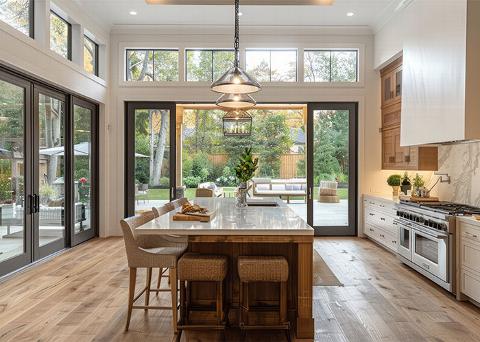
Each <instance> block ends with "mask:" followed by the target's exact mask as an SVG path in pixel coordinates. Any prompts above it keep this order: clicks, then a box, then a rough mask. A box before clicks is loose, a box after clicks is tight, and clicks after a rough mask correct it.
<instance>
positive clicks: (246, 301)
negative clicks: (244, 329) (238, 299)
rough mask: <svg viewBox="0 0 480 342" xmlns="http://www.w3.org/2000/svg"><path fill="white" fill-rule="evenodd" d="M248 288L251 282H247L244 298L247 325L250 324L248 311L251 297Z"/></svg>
mask: <svg viewBox="0 0 480 342" xmlns="http://www.w3.org/2000/svg"><path fill="white" fill-rule="evenodd" d="M248 288H249V284H248V283H245V297H244V298H243V301H244V308H245V316H244V317H243V318H244V320H245V324H246V325H248V324H249V319H248V311H249V310H250V303H249V299H250V297H249V294H248Z"/></svg>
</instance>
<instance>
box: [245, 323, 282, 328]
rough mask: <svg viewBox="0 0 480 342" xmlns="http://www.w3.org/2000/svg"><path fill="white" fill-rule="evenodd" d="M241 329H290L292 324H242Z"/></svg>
mask: <svg viewBox="0 0 480 342" xmlns="http://www.w3.org/2000/svg"><path fill="white" fill-rule="evenodd" d="M239 327H240V330H289V329H290V324H289V323H285V324H277V325H240V326H239Z"/></svg>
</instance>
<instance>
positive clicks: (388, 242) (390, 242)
mask: <svg viewBox="0 0 480 342" xmlns="http://www.w3.org/2000/svg"><path fill="white" fill-rule="evenodd" d="M385 233H386V234H385V235H384V236H383V243H384V245H385V246H387V248H389V249H391V250H392V251H394V252H397V249H398V236H397V235H393V234H389V233H387V232H385Z"/></svg>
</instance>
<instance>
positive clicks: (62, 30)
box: [50, 11, 72, 60]
mask: <svg viewBox="0 0 480 342" xmlns="http://www.w3.org/2000/svg"><path fill="white" fill-rule="evenodd" d="M50 49H51V50H52V51H55V52H56V53H58V54H59V55H60V56H62V57H64V58H66V59H69V60H72V25H70V23H69V22H67V21H66V20H65V19H63V18H62V17H60V16H59V15H58V14H56V13H55V12H53V11H51V12H50Z"/></svg>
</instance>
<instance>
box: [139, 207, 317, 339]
mask: <svg viewBox="0 0 480 342" xmlns="http://www.w3.org/2000/svg"><path fill="white" fill-rule="evenodd" d="M195 203H196V204H199V205H201V206H203V207H206V208H208V209H209V210H212V211H215V216H214V218H213V219H212V220H211V221H210V222H196V221H193V222H192V221H174V220H173V215H174V214H175V211H172V212H170V213H167V214H165V215H162V216H160V217H158V218H156V219H155V220H153V221H150V222H148V223H146V224H145V225H143V226H141V227H139V228H137V229H136V234H137V235H140V234H159V235H180V236H188V245H189V246H188V250H189V251H190V252H198V253H205V254H222V255H227V256H228V257H229V273H228V276H227V280H226V289H225V298H226V302H227V303H228V306H229V322H230V324H231V325H232V326H235V325H237V324H238V309H239V279H238V275H237V258H238V256H242V255H281V256H284V257H285V258H286V259H287V260H288V263H289V282H288V317H289V319H290V322H291V324H292V326H293V329H294V331H295V335H296V337H297V338H302V339H313V334H314V332H313V314H312V281H313V274H312V273H313V233H314V231H313V228H312V227H310V226H309V225H308V224H307V223H306V222H305V221H304V220H303V219H302V218H300V217H299V216H298V215H297V214H296V213H295V212H294V211H293V210H291V209H290V208H289V207H288V206H286V205H285V204H284V203H283V202H282V201H281V200H277V204H278V206H275V207H271V206H266V207H264V206H249V207H247V208H242V209H238V208H236V207H235V199H233V198H198V199H196V200H195ZM195 285H196V286H195V288H193V290H192V296H191V300H192V302H197V303H198V304H207V303H210V302H214V301H215V292H214V287H212V286H208V285H206V284H195ZM275 285H276V284H270V283H259V284H252V288H251V292H250V293H251V294H252V297H254V298H252V301H253V304H255V303H263V304H273V303H274V302H275V301H276V300H277V299H278V293H279V292H278V291H279V289H278V286H275ZM256 315H257V314H256V313H254V312H252V313H251V316H250V319H252V320H258V322H259V323H262V322H263V323H271V322H270V320H273V319H274V317H272V316H265V314H263V313H260V314H258V316H256Z"/></svg>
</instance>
